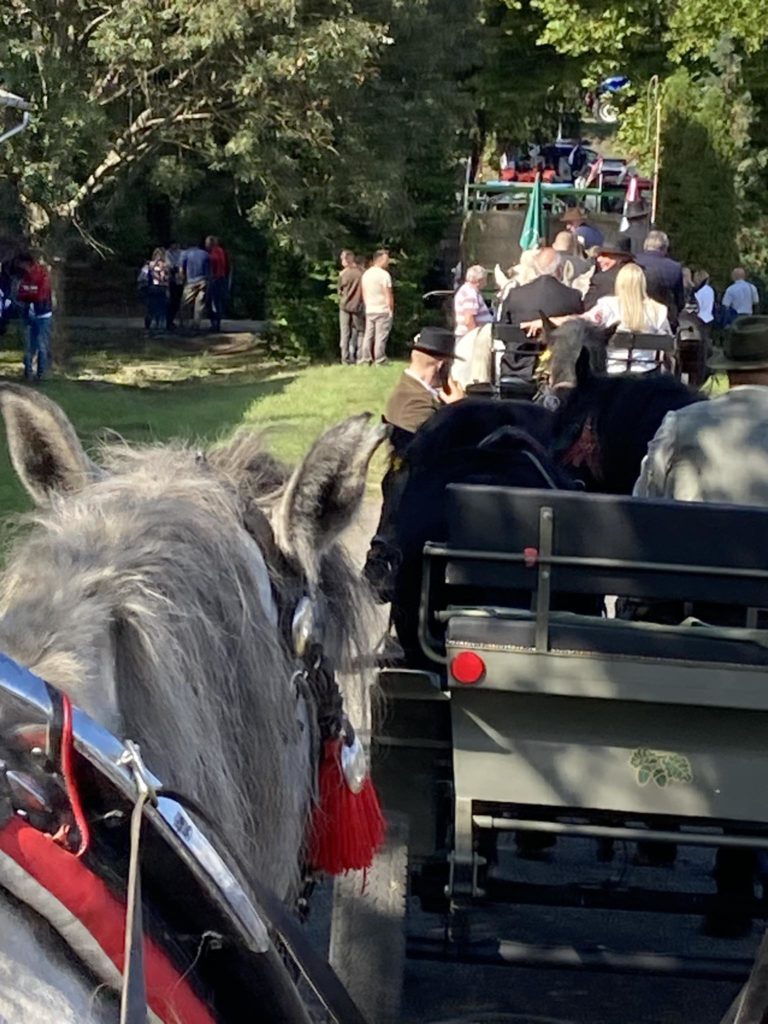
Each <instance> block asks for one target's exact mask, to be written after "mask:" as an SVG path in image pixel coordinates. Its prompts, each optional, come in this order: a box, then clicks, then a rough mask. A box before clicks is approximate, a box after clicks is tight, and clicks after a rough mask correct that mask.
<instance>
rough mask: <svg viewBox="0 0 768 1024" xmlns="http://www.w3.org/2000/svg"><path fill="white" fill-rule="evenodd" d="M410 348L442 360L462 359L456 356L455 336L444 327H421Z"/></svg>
mask: <svg viewBox="0 0 768 1024" xmlns="http://www.w3.org/2000/svg"><path fill="white" fill-rule="evenodd" d="M411 348H415V349H417V350H418V351H419V352H427V353H428V354H429V355H431V356H442V357H443V359H462V357H461V356H457V355H456V335H455V334H454V333H453V331H449V330H448V329H447V328H445V327H422V328H421V330H420V331H419V333H418V334H417V335H416V337H415V338H414V339H413V341H412V342H411ZM462 362H463V359H462Z"/></svg>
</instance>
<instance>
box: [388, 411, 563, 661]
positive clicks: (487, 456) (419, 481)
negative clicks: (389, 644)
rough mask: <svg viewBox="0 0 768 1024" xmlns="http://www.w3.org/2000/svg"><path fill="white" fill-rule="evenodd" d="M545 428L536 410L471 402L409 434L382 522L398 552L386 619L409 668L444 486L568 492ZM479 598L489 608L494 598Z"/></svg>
mask: <svg viewBox="0 0 768 1024" xmlns="http://www.w3.org/2000/svg"><path fill="white" fill-rule="evenodd" d="M551 428H552V414H551V413H550V412H549V411H548V410H546V409H544V408H543V407H542V406H538V405H535V404H533V403H531V402H524V401H523V402H518V401H509V402H499V401H494V400H492V399H482V398H475V399H466V400H465V401H462V402H459V403H457V404H455V405H451V406H446V407H445V408H444V409H441V410H440V411H439V412H437V413H436V414H435V415H434V416H433V417H432V419H430V420H429V421H428V422H427V423H425V424H424V426H423V427H422V428H421V429H420V430H419V431H418V433H417V434H416V435H415V436H414V439H413V441H412V442H411V444H410V445H409V447H408V449H407V450H406V452H405V457H404V464H403V466H402V467H401V468H400V470H399V479H398V482H397V486H396V488H395V490H394V493H393V494H392V495H390V500H391V502H392V507H391V510H390V514H389V516H388V517H387V518H388V521H389V531H390V537H391V541H392V543H393V546H394V547H395V548H396V550H397V553H398V557H397V564H396V566H395V567H394V580H393V593H392V618H393V623H394V626H395V630H396V633H397V637H398V640H399V641H400V644H401V646H402V647H403V649H404V651H405V654H406V659H407V661H408V663H409V664H411V665H413V664H414V663H421V662H423V660H424V655H423V654H422V652H421V650H420V647H419V642H418V617H419V616H418V612H419V600H420V592H421V576H422V565H423V559H422V550H423V547H424V544H425V542H426V541H428V540H430V541H436V542H439V541H444V540H446V539H447V533H448V523H447V520H446V515H445V489H446V487H447V486H448V484H451V483H471V484H492V485H496V486H511V487H536V488H566V489H567V488H571V487H573V486H574V485H573V483H572V482H571V481H570V479H569V478H568V476H567V475H566V474H565V473H563V472H562V470H560V469H559V468H558V467H557V465H556V464H555V463H554V461H553V459H552V457H551V455H550V454H549V452H548V450H547V449H548V446H549V444H550V442H551V436H552V434H551ZM485 596H486V599H487V601H488V603H491V604H492V603H493V600H494V597H493V595H492V594H487V595H485ZM506 600H509V595H506Z"/></svg>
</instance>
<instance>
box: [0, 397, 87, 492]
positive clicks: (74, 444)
mask: <svg viewBox="0 0 768 1024" xmlns="http://www.w3.org/2000/svg"><path fill="white" fill-rule="evenodd" d="M0 412H2V415H3V419H4V420H5V429H6V433H7V436H8V449H9V451H10V455H11V462H12V463H13V468H14V469H15V470H16V473H17V475H18V477H19V479H20V480H21V482H22V483H23V484H24V486H25V487H26V489H27V491H28V492H29V493H30V495H31V496H32V498H33V499H34V501H35V502H36V503H37V504H38V505H41V504H43V503H45V502H46V501H48V500H49V499H50V497H51V495H52V494H57V493H62V492H67V491H78V490H79V489H80V488H81V487H83V486H84V485H85V484H87V483H88V482H89V481H90V480H93V479H95V478H96V477H98V476H99V475H100V474H101V470H100V469H99V468H98V467H97V466H96V465H95V464H94V463H93V462H91V460H90V459H89V458H88V456H87V455H86V454H85V452H84V451H83V446H82V445H81V444H80V441H79V440H78V437H77V434H76V433H75V428H74V427H73V426H72V424H71V423H70V421H69V420H68V419H67V417H66V415H65V414H64V413H63V412H62V410H61V409H60V408H59V407H58V405H56V403H55V402H52V401H51V400H50V399H49V398H46V397H45V395H42V394H40V392H37V391H32V390H31V389H30V388H24V387H20V386H18V385H16V384H4V385H3V386H2V387H1V388H0Z"/></svg>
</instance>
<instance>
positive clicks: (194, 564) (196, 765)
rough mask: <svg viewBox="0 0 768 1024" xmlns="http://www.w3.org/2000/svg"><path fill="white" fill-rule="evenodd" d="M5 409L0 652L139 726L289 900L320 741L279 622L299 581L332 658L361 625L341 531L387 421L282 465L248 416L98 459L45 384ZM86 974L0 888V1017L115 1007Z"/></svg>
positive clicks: (173, 779) (133, 735)
mask: <svg viewBox="0 0 768 1024" xmlns="http://www.w3.org/2000/svg"><path fill="white" fill-rule="evenodd" d="M0 406H1V407H2V413H3V416H4V419H5V423H6V428H7V433H8V443H9V447H10V452H11V458H12V461H13V465H14V467H15V469H16V472H17V473H18V475H19V477H20V478H21V480H22V482H23V483H24V485H25V486H26V488H27V490H28V491H29V493H30V494H31V495H32V498H33V499H34V501H35V503H36V506H37V510H36V512H35V513H34V514H33V515H32V517H31V519H30V523H29V527H28V529H27V531H26V532H25V533H24V534H22V536H21V538H20V539H19V540H18V541H17V543H16V544H15V546H14V547H13V549H12V551H11V554H10V558H9V560H8V561H7V565H6V570H5V572H4V574H3V576H2V579H1V580H0V651H3V652H5V653H6V654H8V655H10V656H11V657H12V658H14V659H15V660H16V661H17V662H19V663H21V664H22V665H25V666H27V667H28V668H30V669H31V670H32V671H33V672H35V673H37V674H38V675H39V676H41V677H43V678H44V679H45V680H47V681H48V682H49V683H51V684H52V685H53V686H55V687H58V688H59V689H61V690H62V691H63V692H65V693H66V694H67V695H68V696H69V697H70V698H71V700H72V702H73V703H74V704H75V705H79V706H80V707H81V708H82V709H83V710H85V711H86V712H87V713H88V714H89V715H91V717H92V718H94V719H96V720H97V721H98V722H100V723H101V724H103V725H104V726H106V727H107V728H109V729H110V730H111V731H112V732H114V733H115V734H116V735H117V736H119V737H121V738H123V737H124V738H130V739H132V740H135V741H137V742H138V743H140V744H141V748H142V752H143V755H144V759H145V761H146V763H147V765H148V767H149V768H150V769H151V771H152V772H154V774H155V775H157V776H158V777H159V778H160V779H161V780H162V781H163V783H164V784H165V785H167V786H169V787H173V788H177V789H179V790H181V791H182V792H184V793H185V794H186V795H188V796H189V797H191V798H193V799H194V800H196V801H197V802H198V804H199V805H201V806H202V807H203V808H204V809H205V810H206V812H207V814H208V816H209V819H210V820H212V822H213V823H214V826H215V829H216V834H215V835H213V836H211V838H212V840H213V842H214V843H215V844H216V845H217V846H218V847H219V849H220V852H221V853H222V854H223V855H224V857H225V858H226V857H227V854H228V852H230V853H232V854H233V855H235V856H236V858H237V862H238V863H239V864H242V865H247V866H248V869H249V870H250V871H251V872H252V873H253V877H254V878H258V879H259V880H260V881H261V882H262V883H264V884H266V885H267V886H269V887H270V888H271V889H272V890H274V892H276V893H277V894H278V895H279V896H280V897H281V898H283V899H286V898H290V897H291V896H292V895H293V894H295V892H296V889H297V885H298V882H299V867H300V862H301V856H302V850H303V847H304V844H305V841H306V838H307V835H306V833H307V823H308V815H309V812H310V809H311V802H312V789H313V782H314V763H315V758H316V757H317V751H316V750H313V749H311V739H310V737H311V736H312V735H313V730H312V729H308V728H306V727H304V726H305V724H306V723H303V722H302V719H306V718H307V717H308V716H311V714H312V710H313V709H312V708H311V707H310V708H308V707H306V706H305V705H304V701H303V699H301V698H297V694H296V692H295V689H294V685H293V681H292V676H293V672H294V669H295V667H296V663H295V660H294V658H293V654H292V651H291V649H290V643H289V640H288V639H287V638H286V633H288V634H289V633H290V630H287V631H286V630H285V628H284V620H285V617H286V615H288V620H289V621H290V614H291V610H292V608H293V607H295V602H296V600H297V599H298V598H299V597H300V596H301V595H302V594H308V595H309V597H310V598H311V599H312V601H313V602H314V603H315V606H316V607H317V608H319V610H320V615H321V616H322V619H323V622H324V624H325V629H324V643H325V648H326V652H327V653H328V655H329V656H330V658H331V659H332V660H334V661H335V662H336V663H337V664H338V665H339V666H340V667H344V666H345V665H348V664H349V662H350V660H351V656H352V655H353V654H354V653H356V649H357V647H356V645H357V646H359V645H362V643H363V642H364V641H363V633H364V624H363V621H362V620H363V618H364V614H365V612H366V608H367V604H366V598H365V595H364V593H363V592H362V591H361V589H360V587H359V584H358V583H357V580H356V574H355V573H354V571H353V570H352V567H351V566H350V564H349V563H348V561H347V557H346V554H345V552H344V549H343V548H342V546H341V545H340V544H339V543H338V535H339V533H340V531H341V530H342V529H343V528H344V527H345V526H346V525H347V524H348V523H349V521H350V519H351V517H352V515H353V514H354V512H355V511H356V509H357V507H358V505H359V503H360V500H361V498H362V495H363V491H364V484H365V475H366V471H367V467H368V463H369V460H370V458H371V455H372V454H373V452H374V450H375V448H376V447H377V445H378V444H379V442H380V441H381V440H382V435H383V432H382V430H381V429H380V428H376V429H373V428H371V426H370V423H369V417H368V416H366V415H364V416H357V417H354V418H352V419H349V420H347V421H346V422H344V423H341V424H339V425H338V426H336V427H333V428H332V429H330V430H329V431H328V432H327V433H326V434H325V435H323V436H322V437H321V438H320V439H319V440H318V441H317V442H316V443H315V445H314V446H313V448H312V449H311V450H310V452H309V454H308V455H307V457H306V458H305V460H304V461H303V462H302V464H301V465H300V466H299V467H298V468H297V469H296V470H295V471H294V472H293V473H289V472H287V471H286V470H285V469H284V467H283V466H282V465H281V464H280V463H278V462H277V461H276V460H274V459H273V458H271V457H270V456H269V455H268V454H266V453H264V452H263V451H262V450H261V449H260V445H259V442H258V439H257V438H255V437H254V436H253V434H252V433H250V432H241V433H239V434H238V435H236V437H235V438H234V439H233V440H232V442H231V443H229V444H224V445H222V446H220V447H215V448H214V449H213V450H211V451H210V452H208V453H207V454H202V453H199V452H196V451H195V450H194V449H192V448H188V447H185V446H183V445H181V444H174V445H162V446H152V447H145V448H132V447H129V446H128V445H123V444H118V445H110V446H109V447H105V448H104V449H103V450H102V451H101V453H100V456H99V462H98V465H97V464H96V463H94V462H92V461H91V459H90V458H89V457H88V456H87V455H86V454H85V452H84V451H83V448H82V447H81V445H80V442H79V441H78V439H77V436H76V434H75V431H74V429H73V427H72V425H71V424H70V422H69V421H68V419H67V418H66V416H65V415H64V414H63V412H62V411H61V410H60V409H59V408H58V407H57V406H56V405H55V404H54V403H53V402H51V401H49V400H48V399H46V398H45V397H44V396H43V395H41V394H36V393H33V392H31V391H28V390H26V389H24V388H17V387H10V386H9V387H5V388H3V389H2V390H0ZM256 538H257V539H258V543H257V542H256ZM346 678H348V679H355V678H356V677H354V676H347V677H346ZM357 683H358V684H360V685H361V686H362V685H363V684H362V681H361V680H360V679H359V678H357ZM350 685H351V684H350ZM358 699H360V695H359V694H358ZM244 882H245V884H246V885H247V884H248V878H247V877H246V878H245V879H244ZM97 987H98V986H97V983H96V982H95V981H94V979H93V978H91V977H89V976H87V975H86V974H85V973H84V972H83V971H82V970H81V968H80V966H79V964H77V963H76V962H75V961H74V960H73V959H72V958H71V956H70V955H69V952H68V950H66V949H65V947H64V945H63V943H62V942H61V940H60V939H59V937H58V935H57V934H56V933H54V932H53V930H52V929H51V928H50V927H49V926H48V925H47V924H45V923H44V922H42V921H41V920H40V919H38V918H36V917H35V915H34V914H32V913H31V912H30V911H29V910H27V909H26V908H24V907H23V906H22V905H21V904H19V903H16V902H15V901H12V900H11V898H10V897H6V896H5V895H4V894H3V893H2V891H0V1020H2V1021H4V1022H8V1024H31V1022H34V1024H69V1022H72V1024H74V1022H77V1024H82V1022H84V1021H96V1022H98V1024H101V1022H110V1024H111V1022H114V1021H116V1019H117V1017H116V1008H115V1002H114V998H113V996H112V995H106V996H105V995H97V994H96V989H97Z"/></svg>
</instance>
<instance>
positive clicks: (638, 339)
mask: <svg viewBox="0 0 768 1024" xmlns="http://www.w3.org/2000/svg"><path fill="white" fill-rule="evenodd" d="M617 350H618V351H622V352H624V351H626V353H627V355H626V357H623V358H622V362H623V363H624V364H625V365H624V369H626V370H627V371H628V372H629V371H630V370H631V369H632V367H633V365H635V358H636V356H637V354H638V353H639V352H652V353H653V356H654V358H653V364H654V365H655V366H656V367H657V368H658V369H662V368H663V369H666V370H669V371H670V373H676V372H677V367H678V362H679V357H678V345H677V340H676V339H675V337H674V336H673V335H671V334H646V333H641V332H633V331H617V332H616V333H615V334H614V335H613V337H612V338H611V340H610V341H609V342H608V363H609V366H610V365H614V366H615V365H616V363H617V360H616V357H615V352H616V351H617Z"/></svg>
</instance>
